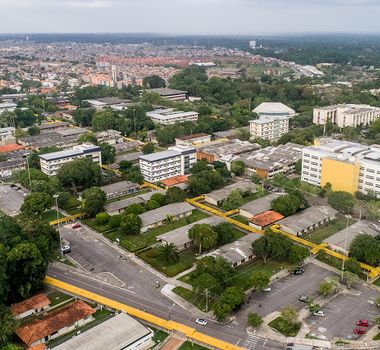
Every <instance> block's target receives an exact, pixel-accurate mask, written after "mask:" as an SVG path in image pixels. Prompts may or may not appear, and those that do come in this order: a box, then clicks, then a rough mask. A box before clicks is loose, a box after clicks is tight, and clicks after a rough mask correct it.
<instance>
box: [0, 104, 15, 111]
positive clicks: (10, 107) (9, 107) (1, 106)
mask: <svg viewBox="0 0 380 350" xmlns="http://www.w3.org/2000/svg"><path fill="white" fill-rule="evenodd" d="M16 108H17V104H16V103H13V102H2V103H0V114H1V113H3V112H5V111H9V112H12V111H14V110H15V109H16Z"/></svg>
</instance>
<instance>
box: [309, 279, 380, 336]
mask: <svg viewBox="0 0 380 350" xmlns="http://www.w3.org/2000/svg"><path fill="white" fill-rule="evenodd" d="M351 292H352V293H353V294H356V295H353V294H340V295H338V296H337V297H336V298H334V299H333V300H332V301H330V302H329V303H328V304H326V305H325V306H324V307H323V308H322V309H323V311H324V312H325V316H324V317H316V316H310V317H309V318H307V319H306V322H307V324H308V325H309V327H310V333H309V335H311V336H313V337H317V338H320V339H327V340H329V339H332V338H334V337H338V338H343V339H358V338H359V336H358V335H355V334H354V333H353V330H354V328H356V327H357V326H356V321H357V320H359V319H366V320H367V321H368V322H369V326H370V327H371V326H373V325H374V323H375V320H376V318H377V317H378V316H379V309H378V308H377V307H376V304H375V303H374V301H375V300H376V297H377V296H378V293H377V292H376V291H374V290H372V289H370V288H367V287H365V286H362V285H359V284H358V285H356V286H355V289H352V290H351ZM361 328H363V329H366V328H365V327H361Z"/></svg>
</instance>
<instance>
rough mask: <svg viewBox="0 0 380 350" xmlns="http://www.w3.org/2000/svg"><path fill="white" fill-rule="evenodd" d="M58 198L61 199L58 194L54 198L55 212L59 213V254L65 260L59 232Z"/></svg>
mask: <svg viewBox="0 0 380 350" xmlns="http://www.w3.org/2000/svg"><path fill="white" fill-rule="evenodd" d="M58 197H59V194H58V193H56V194H54V195H53V198H54V199H55V210H56V211H57V231H58V237H59V252H60V253H59V254H60V256H61V258H63V251H62V239H61V232H60V231H59V208H58Z"/></svg>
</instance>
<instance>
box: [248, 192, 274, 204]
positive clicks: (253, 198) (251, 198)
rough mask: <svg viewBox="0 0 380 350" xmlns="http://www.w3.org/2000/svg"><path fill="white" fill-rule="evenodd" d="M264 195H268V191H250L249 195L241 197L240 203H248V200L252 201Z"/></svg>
mask: <svg viewBox="0 0 380 350" xmlns="http://www.w3.org/2000/svg"><path fill="white" fill-rule="evenodd" d="M266 195H268V191H259V192H256V193H252V194H250V195H249V196H246V197H243V203H242V205H244V204H246V203H249V202H252V201H254V200H256V199H259V198H262V197H265V196H266Z"/></svg>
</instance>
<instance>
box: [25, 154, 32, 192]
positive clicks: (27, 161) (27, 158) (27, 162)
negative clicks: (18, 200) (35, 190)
mask: <svg viewBox="0 0 380 350" xmlns="http://www.w3.org/2000/svg"><path fill="white" fill-rule="evenodd" d="M29 155H30V153H29V154H27V155H26V165H27V167H28V178H29V191H31V190H32V179H31V177H30V167H29Z"/></svg>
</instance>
